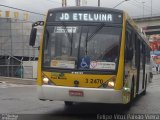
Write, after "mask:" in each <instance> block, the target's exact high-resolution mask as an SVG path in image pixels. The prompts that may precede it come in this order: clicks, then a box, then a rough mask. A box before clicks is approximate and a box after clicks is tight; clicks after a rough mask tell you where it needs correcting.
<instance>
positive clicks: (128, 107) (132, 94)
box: [125, 80, 134, 109]
mask: <svg viewBox="0 0 160 120" xmlns="http://www.w3.org/2000/svg"><path fill="white" fill-rule="evenodd" d="M133 100H134V80H132V85H131V94H130V101H129V103H127V104H126V105H125V108H126V109H130V107H131V106H132V103H133Z"/></svg>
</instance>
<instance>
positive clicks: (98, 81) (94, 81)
mask: <svg viewBox="0 0 160 120" xmlns="http://www.w3.org/2000/svg"><path fill="white" fill-rule="evenodd" d="M86 83H90V84H102V83H103V80H102V79H87V78H86Z"/></svg>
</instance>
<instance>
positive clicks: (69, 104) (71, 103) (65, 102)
mask: <svg viewBox="0 0 160 120" xmlns="http://www.w3.org/2000/svg"><path fill="white" fill-rule="evenodd" d="M64 104H65V105H66V106H71V105H73V102H70V101H64Z"/></svg>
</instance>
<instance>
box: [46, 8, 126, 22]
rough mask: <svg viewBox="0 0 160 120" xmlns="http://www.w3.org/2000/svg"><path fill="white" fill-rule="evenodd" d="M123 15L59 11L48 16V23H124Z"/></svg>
mask: <svg viewBox="0 0 160 120" xmlns="http://www.w3.org/2000/svg"><path fill="white" fill-rule="evenodd" d="M122 19H123V14H122V13H115V12H101V11H60V12H59V11H58V12H50V13H49V14H48V19H47V22H53V21H54V22H55V21H56V22H105V23H117V24H118V23H119V24H120V23H122Z"/></svg>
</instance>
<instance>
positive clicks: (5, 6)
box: [0, 4, 46, 16]
mask: <svg viewBox="0 0 160 120" xmlns="http://www.w3.org/2000/svg"><path fill="white" fill-rule="evenodd" d="M0 6H2V7H7V8H11V9H15V10H20V11H24V12H28V13H33V14H37V15H43V16H46V15H45V14H42V13H37V12H33V11H29V10H24V9H20V8H16V7H11V6H8V5H3V4H0Z"/></svg>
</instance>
